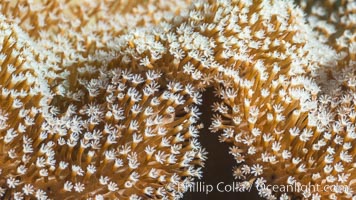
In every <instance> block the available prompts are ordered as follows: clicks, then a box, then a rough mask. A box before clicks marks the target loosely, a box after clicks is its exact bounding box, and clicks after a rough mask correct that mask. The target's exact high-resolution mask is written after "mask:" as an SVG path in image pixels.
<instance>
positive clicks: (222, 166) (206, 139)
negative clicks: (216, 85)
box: [183, 88, 261, 200]
mask: <svg viewBox="0 0 356 200" xmlns="http://www.w3.org/2000/svg"><path fill="white" fill-rule="evenodd" d="M213 91H214V90H213V89H212V88H210V89H208V90H207V91H205V92H204V93H203V104H202V105H201V106H200V111H201V113H202V115H201V120H202V122H203V124H204V128H203V129H202V130H201V134H200V137H199V141H200V143H201V144H202V146H203V147H204V148H206V150H207V152H208V160H207V161H206V162H205V167H204V169H203V178H202V179H201V180H196V181H195V182H198V183H200V184H201V185H202V186H207V185H213V187H214V189H213V191H212V192H210V193H208V194H205V192H204V191H201V192H199V191H195V192H193V191H192V192H187V193H185V194H184V198H183V200H216V199H224V200H236V199H249V200H254V199H261V198H260V197H259V196H258V193H257V191H256V190H255V189H252V190H251V191H250V192H237V191H235V192H219V191H218V190H217V184H218V183H220V182H224V184H220V187H219V188H220V189H221V188H222V189H223V187H222V185H232V184H233V182H234V181H235V180H234V177H233V175H232V167H233V166H235V165H236V162H235V161H234V159H233V157H232V156H231V155H230V154H229V153H228V151H229V145H228V144H226V143H220V142H219V139H218V137H219V134H220V133H211V132H210V131H209V126H210V124H211V117H212V115H213V111H212V110H211V106H212V104H213V103H214V101H216V97H215V96H214V93H213ZM228 187H229V186H228ZM227 189H228V188H227Z"/></svg>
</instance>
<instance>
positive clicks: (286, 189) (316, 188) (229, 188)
mask: <svg viewBox="0 0 356 200" xmlns="http://www.w3.org/2000/svg"><path fill="white" fill-rule="evenodd" d="M253 187H256V186H255V185H248V184H244V183H241V182H232V183H225V182H218V183H216V184H207V183H205V182H195V183H194V184H193V185H191V186H189V187H188V191H189V192H199V193H205V194H209V193H212V192H250V191H251V190H252V188H253ZM256 189H257V190H264V189H267V190H270V191H272V192H273V193H295V192H296V193H300V192H302V193H303V192H310V193H319V192H336V193H344V192H347V191H350V188H349V186H347V185H340V184H335V185H332V184H330V185H319V184H314V185H312V184H308V185H302V184H293V185H267V184H266V185H261V186H259V187H256Z"/></svg>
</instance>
